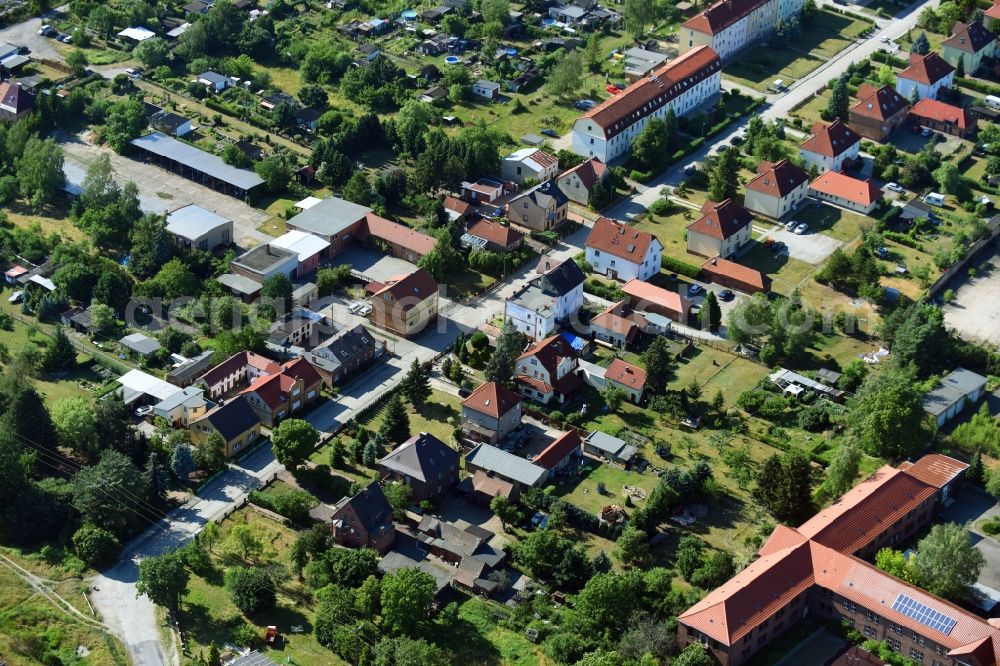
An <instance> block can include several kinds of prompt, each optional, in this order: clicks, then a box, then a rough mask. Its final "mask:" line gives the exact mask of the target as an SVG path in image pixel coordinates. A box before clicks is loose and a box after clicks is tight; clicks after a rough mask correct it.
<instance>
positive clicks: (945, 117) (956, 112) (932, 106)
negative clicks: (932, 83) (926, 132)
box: [910, 98, 975, 129]
mask: <svg viewBox="0 0 1000 666" xmlns="http://www.w3.org/2000/svg"><path fill="white" fill-rule="evenodd" d="M910 114H911V115H913V116H914V117H916V118H927V119H929V120H933V121H936V122H939V123H948V124H949V125H955V126H956V127H959V128H961V129H968V128H969V127H971V126H972V124H973V123H974V122H975V120H974V119H973V118H972V116H971V115H969V112H968V111H966V110H965V109H961V108H959V107H957V106H952V105H951V104H945V103H944V102H939V101H937V100H936V99H929V98H928V99H922V100H919V101H918V102H917V103H916V104H914V105H913V108H912V109H910Z"/></svg>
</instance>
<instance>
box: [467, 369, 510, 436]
mask: <svg viewBox="0 0 1000 666" xmlns="http://www.w3.org/2000/svg"><path fill="white" fill-rule="evenodd" d="M519 427H521V397H520V396H519V395H518V394H516V393H514V392H513V391H511V390H509V389H507V388H504V387H503V386H502V385H501V384H498V383H497V382H487V383H485V384H483V385H481V386H480V387H479V388H477V389H476V390H475V391H473V392H472V393H471V394H469V397H467V398H466V399H465V400H463V401H462V434H463V436H464V437H465V438H466V439H468V440H470V441H473V442H486V443H487V444H494V445H495V444H496V443H497V442H499V441H501V440H502V439H503V438H505V437H506V436H507V435H509V434H510V433H511V432H513V431H514V430H517V429H518V428H519Z"/></svg>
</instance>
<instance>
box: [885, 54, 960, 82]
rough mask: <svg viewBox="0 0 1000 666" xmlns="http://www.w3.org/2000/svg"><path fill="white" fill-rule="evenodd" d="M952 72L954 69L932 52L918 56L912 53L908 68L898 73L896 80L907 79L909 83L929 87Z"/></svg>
mask: <svg viewBox="0 0 1000 666" xmlns="http://www.w3.org/2000/svg"><path fill="white" fill-rule="evenodd" d="M954 71H955V68H954V67H952V66H951V65H949V64H948V63H947V62H946V61H945V60H944V58H942V57H941V56H939V55H938V54H937V53H935V52H934V51H931V52H930V53H928V54H926V55H918V54H916V53H914V54H912V55H910V65H909V67H907V68H906V69H904V70H903V71H902V72H900V73H899V76H898V77H897V78H900V79H908V80H910V81H916V82H917V83H923V84H925V85H931V84H934V83H937V82H938V81H940V80H941V79H943V78H945V77H946V76H948V75H949V74H951V73H952V72H954Z"/></svg>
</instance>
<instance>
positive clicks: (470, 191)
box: [462, 177, 511, 204]
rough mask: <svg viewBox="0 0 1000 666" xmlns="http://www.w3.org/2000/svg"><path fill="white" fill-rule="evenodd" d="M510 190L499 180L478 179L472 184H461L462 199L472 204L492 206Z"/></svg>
mask: <svg viewBox="0 0 1000 666" xmlns="http://www.w3.org/2000/svg"><path fill="white" fill-rule="evenodd" d="M510 192H511V189H510V188H509V187H508V186H507V185H506V184H504V183H501V182H500V181H499V180H494V179H493V178H486V177H483V178H480V179H479V180H477V181H476V182H474V183H468V182H465V183H462V198H463V199H465V200H466V201H469V202H472V203H474V204H492V203H496V202H497V200H498V199H500V198H501V197H503V196H505V195H507V194H509V193H510Z"/></svg>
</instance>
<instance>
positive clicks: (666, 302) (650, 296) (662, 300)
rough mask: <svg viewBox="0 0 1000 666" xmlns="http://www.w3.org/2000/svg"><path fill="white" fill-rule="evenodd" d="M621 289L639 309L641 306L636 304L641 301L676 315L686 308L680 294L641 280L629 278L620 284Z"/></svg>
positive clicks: (685, 303)
mask: <svg viewBox="0 0 1000 666" xmlns="http://www.w3.org/2000/svg"><path fill="white" fill-rule="evenodd" d="M622 291H623V292H625V295H626V296H629V297H630V298H631V299H632V305H634V306H636V307H637V308H638V309H640V310H641V309H642V308H641V307H638V306H639V303H640V302H641V301H645V302H646V303H651V304H653V305H657V306H659V307H661V308H664V309H667V310H670V311H671V312H676V313H677V314H678V315H683V314H685V313H686V312H687V310H688V304H687V302H686V300H685V299H684V298H683V297H682V296H681V295H680V294H678V293H676V292H673V291H669V290H667V289H664V288H662V287H657V286H656V285H655V284H650V283H648V282H644V281H642V280H635V279H632V280H629V281H628V282H626V283H625V284H624V285H623V286H622Z"/></svg>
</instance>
